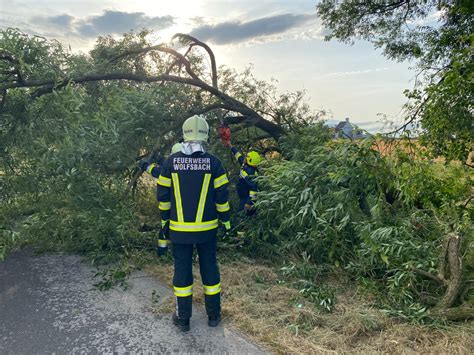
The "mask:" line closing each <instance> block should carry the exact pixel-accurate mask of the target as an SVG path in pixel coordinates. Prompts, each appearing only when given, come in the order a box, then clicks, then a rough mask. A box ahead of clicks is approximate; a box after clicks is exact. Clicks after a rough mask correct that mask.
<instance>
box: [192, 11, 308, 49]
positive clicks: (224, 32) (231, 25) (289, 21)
mask: <svg viewBox="0 0 474 355" xmlns="http://www.w3.org/2000/svg"><path fill="white" fill-rule="evenodd" d="M315 18H316V17H315V15H308V14H300V15H295V14H283V15H275V16H270V17H263V18H260V19H257V20H252V21H247V22H243V21H238V20H235V21H227V22H221V23H218V24H215V25H211V24H201V25H200V26H199V27H196V28H195V29H193V30H192V32H191V34H192V35H193V36H195V37H197V38H199V39H200V40H202V41H205V42H212V43H215V44H233V43H239V42H244V41H249V40H252V39H256V38H260V37H266V36H271V35H277V34H281V33H284V32H287V31H289V30H291V29H294V28H297V27H300V26H303V25H304V24H306V23H308V22H309V21H312V20H315Z"/></svg>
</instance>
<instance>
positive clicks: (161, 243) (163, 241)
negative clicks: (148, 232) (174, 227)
mask: <svg viewBox="0 0 474 355" xmlns="http://www.w3.org/2000/svg"><path fill="white" fill-rule="evenodd" d="M168 243H169V240H166V239H158V246H159V247H160V248H166V247H167V246H168Z"/></svg>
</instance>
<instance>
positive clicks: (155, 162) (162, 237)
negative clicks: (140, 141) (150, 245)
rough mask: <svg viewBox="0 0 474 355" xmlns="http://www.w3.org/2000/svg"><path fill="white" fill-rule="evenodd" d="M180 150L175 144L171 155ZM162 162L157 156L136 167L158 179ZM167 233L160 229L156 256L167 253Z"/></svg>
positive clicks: (161, 158)
mask: <svg viewBox="0 0 474 355" xmlns="http://www.w3.org/2000/svg"><path fill="white" fill-rule="evenodd" d="M182 148H183V146H182V144H181V143H175V144H174V145H173V147H172V148H171V154H174V153H177V152H180V151H181V149H182ZM164 161H165V159H164V158H163V157H162V156H161V155H158V156H157V157H154V158H152V159H142V160H141V161H140V162H139V163H138V167H139V168H140V169H141V170H142V171H146V172H147V173H148V174H150V175H151V176H153V177H154V178H157V179H158V178H159V177H160V173H161V167H162V165H163V163H164ZM157 182H158V180H157ZM156 198H157V199H158V192H157V196H156ZM167 232H168V231H167V230H165V229H164V228H161V229H160V232H159V233H158V240H157V243H156V249H155V250H156V254H157V255H158V256H162V255H165V254H166V252H167V251H168V246H169V238H168V234H167Z"/></svg>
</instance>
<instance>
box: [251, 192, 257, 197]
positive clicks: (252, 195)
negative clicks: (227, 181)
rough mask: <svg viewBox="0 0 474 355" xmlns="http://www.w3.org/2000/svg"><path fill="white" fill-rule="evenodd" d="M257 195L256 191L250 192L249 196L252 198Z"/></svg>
mask: <svg viewBox="0 0 474 355" xmlns="http://www.w3.org/2000/svg"><path fill="white" fill-rule="evenodd" d="M256 195H257V191H250V192H249V196H250V198H254V197H255V196H256Z"/></svg>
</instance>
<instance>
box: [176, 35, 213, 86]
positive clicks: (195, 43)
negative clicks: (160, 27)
mask: <svg viewBox="0 0 474 355" xmlns="http://www.w3.org/2000/svg"><path fill="white" fill-rule="evenodd" d="M175 38H182V39H185V40H188V41H190V42H192V44H191V45H190V46H189V49H191V48H192V47H193V46H194V45H196V46H199V47H202V48H204V49H205V50H206V52H207V54H208V55H209V59H210V60H211V75H212V86H214V87H215V88H216V89H217V88H218V87H217V65H216V57H215V56H214V53H213V52H212V50H211V48H210V47H209V46H208V45H207V44H206V43H204V42H201V41H200V40H198V39H197V38H195V37H193V36H191V35H188V34H184V33H176V34H175V35H174V36H173V37H172V38H171V39H175Z"/></svg>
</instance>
